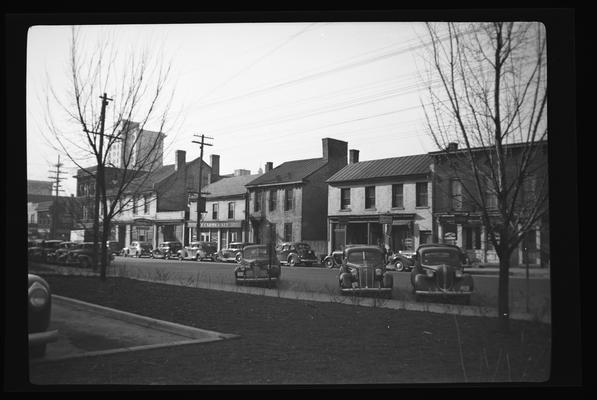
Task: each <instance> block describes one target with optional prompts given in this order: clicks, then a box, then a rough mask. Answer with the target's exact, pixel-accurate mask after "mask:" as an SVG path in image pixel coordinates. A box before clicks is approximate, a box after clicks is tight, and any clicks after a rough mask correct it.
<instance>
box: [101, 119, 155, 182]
mask: <svg viewBox="0 0 597 400" xmlns="http://www.w3.org/2000/svg"><path fill="white" fill-rule="evenodd" d="M121 126H122V128H121V130H120V131H119V132H118V135H117V137H118V140H115V141H114V142H113V143H112V145H111V146H110V150H109V151H108V155H107V157H106V166H109V167H114V168H126V169H131V170H133V169H134V170H142V171H155V170H157V169H159V168H161V167H162V166H163V153H164V138H165V137H166V135H165V134H164V133H162V132H154V131H150V130H147V129H141V126H140V123H138V122H133V121H128V120H123V121H122V124H121Z"/></svg>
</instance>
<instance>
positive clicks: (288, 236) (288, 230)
mask: <svg viewBox="0 0 597 400" xmlns="http://www.w3.org/2000/svg"><path fill="white" fill-rule="evenodd" d="M284 241H285V242H291V241H292V222H290V223H285V224H284Z"/></svg>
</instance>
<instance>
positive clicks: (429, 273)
mask: <svg viewBox="0 0 597 400" xmlns="http://www.w3.org/2000/svg"><path fill="white" fill-rule="evenodd" d="M425 272H426V273H427V277H428V278H433V276H434V275H435V271H434V270H432V269H427V270H425Z"/></svg>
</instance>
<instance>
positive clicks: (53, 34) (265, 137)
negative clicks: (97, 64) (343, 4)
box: [27, 22, 436, 195]
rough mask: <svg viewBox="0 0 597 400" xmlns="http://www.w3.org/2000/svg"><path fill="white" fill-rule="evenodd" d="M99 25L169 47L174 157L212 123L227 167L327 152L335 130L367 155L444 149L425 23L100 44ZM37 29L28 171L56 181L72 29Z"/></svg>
mask: <svg viewBox="0 0 597 400" xmlns="http://www.w3.org/2000/svg"><path fill="white" fill-rule="evenodd" d="M98 29H99V30H103V31H108V30H109V31H110V32H113V33H114V34H115V37H117V38H118V42H119V43H122V44H127V43H131V45H133V46H134V45H136V43H139V41H141V42H145V43H152V44H155V47H156V48H157V47H159V46H160V44H163V45H164V46H165V47H164V49H165V55H164V57H165V58H166V59H168V60H171V61H172V66H173V71H172V75H171V76H172V77H173V78H174V81H173V82H174V83H173V85H174V86H172V87H170V89H175V97H174V105H173V107H174V109H175V110H177V112H178V114H177V115H178V116H179V119H177V120H176V123H175V124H174V127H173V128H172V130H168V131H166V132H165V133H166V134H167V138H166V141H165V146H164V164H171V163H173V162H174V153H175V150H178V149H182V150H186V152H187V161H188V160H192V159H195V158H196V157H198V156H199V146H198V145H197V144H194V143H192V141H193V140H197V139H196V138H195V137H194V136H193V135H195V134H202V133H203V134H205V135H207V136H210V137H213V138H214V139H213V140H211V141H210V143H212V144H213V146H212V147H205V150H204V159H205V160H206V162H208V163H209V156H210V154H219V155H220V172H221V173H222V174H227V173H232V172H233V171H234V170H235V169H248V170H250V171H251V173H256V172H257V170H258V169H259V168H260V167H261V168H263V166H264V164H265V163H266V162H268V161H271V162H273V163H274V167H275V166H277V165H280V164H281V163H283V162H285V161H291V160H298V159H306V158H316V157H321V156H322V148H321V139H322V138H324V137H330V138H335V139H340V140H345V141H347V142H348V148H349V149H358V150H359V151H360V160H361V161H365V160H372V159H379V158H387V157H398V156H403V155H411V154H420V153H426V152H428V151H433V150H436V149H435V146H434V144H433V142H432V140H431V138H430V137H429V136H428V135H427V134H426V130H425V127H424V126H425V124H424V116H423V112H422V108H421V107H420V104H421V102H422V101H423V102H426V101H427V97H426V93H425V85H424V84H423V81H422V79H421V75H420V74H421V73H423V72H424V70H423V69H422V67H421V65H422V63H421V61H422V58H421V57H422V54H421V50H422V47H421V46H420V44H421V41H422V40H427V36H426V33H425V31H424V25H423V24H422V23H407V22H331V23H294V22H293V23H228V24H180V25H135V26H131V25H129V26H125V25H121V26H118V25H112V26H110V27H109V28H108V27H100V28H91V27H85V28H84V30H83V31H82V33H83V34H84V36H85V38H87V39H89V45H90V46H93V44H94V43H95V41H94V40H95V39H94V36H93V33H94V32H97V31H98ZM28 38H29V42H28V53H27V54H28V59H27V157H28V173H27V176H28V179H35V180H49V179H48V177H49V176H50V172H49V171H50V170H54V169H55V167H54V166H53V164H55V163H56V162H57V159H58V154H59V153H58V152H57V151H56V150H55V149H54V148H53V147H52V144H51V143H50V142H51V136H49V135H48V134H47V130H46V129H45V128H44V119H45V117H44V113H46V108H45V105H44V102H45V100H44V97H45V91H47V86H46V84H47V83H48V82H51V84H52V86H53V87H54V88H55V89H56V90H57V91H58V92H63V93H66V91H67V90H68V83H69V81H68V77H67V73H68V57H69V44H70V27H68V26H36V27H33V28H31V30H30V31H29V36H28ZM423 49H424V48H423ZM417 67H419V68H417ZM110 96H111V93H108V97H110ZM97 103H98V104H97V105H98V106H99V103H100V101H99V99H98V100H97ZM110 106H111V105H110ZM110 106H109V107H110ZM57 122H58V123H59V124H63V123H64V124H65V128H64V129H65V130H71V131H72V130H73V129H78V128H77V127H73V124H72V123H70V125H69V123H67V122H66V121H57ZM146 128H147V129H150V130H152V128H155V129H156V130H157V127H152V126H151V124H149V125H147V126H146ZM44 132H45V134H44ZM81 135H82V134H81ZM81 137H83V136H81ZM60 159H61V162H63V163H64V164H65V165H64V167H62V168H63V170H64V171H65V172H66V174H65V175H64V177H65V178H67V179H66V180H65V181H63V182H62V185H63V189H64V193H63V195H69V194H71V193H74V192H75V180H74V179H73V178H72V176H73V175H74V173H75V171H76V167H75V166H74V164H73V163H72V162H70V161H69V160H68V159H67V157H66V156H65V155H64V154H62V155H61V156H60ZM93 164H94V162H93V161H89V163H87V164H86V165H93Z"/></svg>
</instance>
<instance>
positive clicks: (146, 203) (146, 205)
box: [143, 196, 149, 214]
mask: <svg viewBox="0 0 597 400" xmlns="http://www.w3.org/2000/svg"><path fill="white" fill-rule="evenodd" d="M143 201H144V204H143V213H145V214H149V196H144V197H143Z"/></svg>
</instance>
